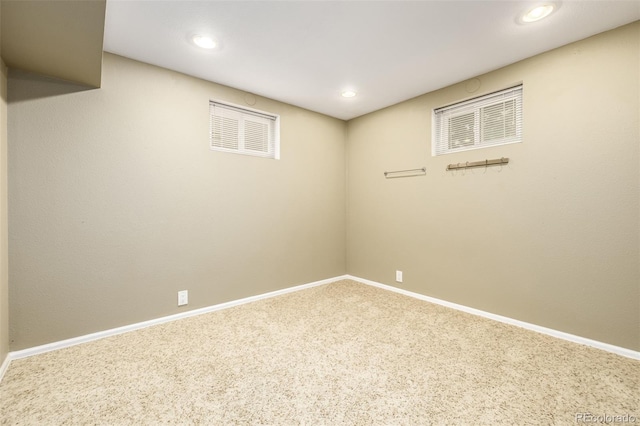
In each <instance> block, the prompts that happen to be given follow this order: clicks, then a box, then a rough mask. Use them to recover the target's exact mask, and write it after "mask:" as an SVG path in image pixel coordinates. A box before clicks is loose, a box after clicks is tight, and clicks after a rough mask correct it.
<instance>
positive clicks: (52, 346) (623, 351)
mask: <svg viewBox="0 0 640 426" xmlns="http://www.w3.org/2000/svg"><path fill="white" fill-rule="evenodd" d="M345 279H349V280H353V281H357V282H359V283H362V284H367V285H371V286H374V287H378V288H381V289H384V290H388V291H393V292H395V293H399V294H403V295H405V296H409V297H413V298H416V299H420V300H424V301H427V302H431V303H435V304H438V305H442V306H446V307H448V308H452V309H456V310H459V311H463V312H467V313H469V314H473V315H478V316H481V317H484V318H489V319H492V320H494V321H499V322H502V323H505V324H510V325H515V326H516V327H521V328H525V329H527V330H532V331H535V332H538V333H542V334H546V335H548V336H552V337H556V338H559V339H563V340H568V341H570V342H574V343H578V344H582V345H586V346H591V347H594V348H597V349H602V350H604V351H607V352H611V353H614V354H617V355H621V356H624V357H627V358H632V359H636V360H640V352H638V351H634V350H631V349H627V348H622V347H619V346H614V345H610V344H608V343H603V342H599V341H596V340H591V339H587V338H585V337H580V336H576V335H573V334H569V333H565V332H562V331H558V330H553V329H550V328H546V327H541V326H539V325H535V324H531V323H527V322H524V321H520V320H516V319H513V318H508V317H504V316H502V315H496V314H492V313H490V312H485V311H481V310H479V309H475V308H470V307H468V306H464V305H458V304H457V303H452V302H447V301H445V300H440V299H436V298H434V297H430V296H425V295H423V294H419V293H414V292H411V291H408V290H403V289H400V288H397V287H393V286H390V285H386V284H381V283H378V282H375V281H371V280H367V279H364V278H359V277H354V276H352V275H342V276H338V277H333V278H328V279H325V280H321V281H315V282H312V283H308V284H302V285H298V286H294V287H289V288H285V289H282V290H276V291H272V292H269V293H264V294H259V295H257V296H250V297H245V298H243V299H239V300H233V301H230V302H225V303H220V304H218V305H213V306H208V307H205V308H200V309H194V310H191V311H186V312H182V313H179V314H175V315H169V316H166V317H161V318H156V319H153V320H149V321H144V322H139V323H136V324H130V325H126V326H123V327H118V328H113V329H110V330H104V331H99V332H97V333H91V334H87V335H84V336H79V337H74V338H71V339H66V340H61V341H59V342H53V343H48V344H46V345H41V346H35V347H33V348H28V349H23V350H20V351H14V352H9V354H8V355H7V356H6V358H5V360H4V361H3V362H2V365H1V366H0V381H1V380H2V378H3V376H4V374H5V372H6V371H7V369H8V368H9V364H10V363H11V361H12V360H15V359H20V358H26V357H30V356H33V355H39V354H43V353H46V352H50V351H55V350H58V349H63V348H68V347H70V346H75V345H80V344H82V343H87V342H91V341H94V340H98V339H104V338H105V337H110V336H115V335H118V334H123V333H128V332H130V331H134V330H140V329H142V328H146V327H151V326H154V325H158V324H163V323H166V322H170V321H176V320H179V319H183V318H189V317H193V316H196V315H202V314H206V313H209V312H215V311H219V310H222V309H227V308H231V307H233V306H238V305H243V304H246V303H251V302H256V301H258V300H263V299H269V298H271V297H276V296H280V295H283V294H287V293H293V292H296V291H300V290H304V289H307V288H311V287H317V286H321V285H325V284H329V283H332V282H335V281H339V280H345Z"/></svg>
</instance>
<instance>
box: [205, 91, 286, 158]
mask: <svg viewBox="0 0 640 426" xmlns="http://www.w3.org/2000/svg"><path fill="white" fill-rule="evenodd" d="M216 107H218V108H221V109H223V110H226V111H231V112H232V113H237V114H239V115H240V116H241V120H239V123H240V124H239V128H238V140H237V143H238V148H225V147H223V146H217V145H215V144H214V138H213V135H214V120H213V119H214V116H215V108H216ZM218 117H220V115H218ZM247 117H250V118H254V119H257V120H254V122H259V121H261V120H267V123H268V126H270V127H269V131H268V135H267V136H268V137H269V138H270V140H269V141H268V142H267V143H268V151H266V152H264V151H258V150H252V149H248V148H247V147H246V145H245V143H246V138H244V137H242V136H244V135H245V130H246V125H245V122H246V121H247ZM209 149H210V150H211V151H218V152H228V153H232V154H241V155H249V156H252V157H260V158H269V159H274V160H279V159H280V115H279V114H274V113H271V112H267V111H261V110H258V109H255V108H249V107H246V106H242V105H236V104H233V103H230V102H226V101H220V100H217V99H209Z"/></svg>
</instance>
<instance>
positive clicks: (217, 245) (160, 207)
mask: <svg viewBox="0 0 640 426" xmlns="http://www.w3.org/2000/svg"><path fill="white" fill-rule="evenodd" d="M102 75H103V80H102V89H99V90H84V89H83V88H80V87H76V86H73V85H70V84H69V83H63V82H59V81H53V80H47V79H45V78H42V77H37V76H35V75H32V74H24V73H19V72H14V71H13V70H11V73H10V75H9V106H8V108H9V141H10V143H9V177H10V179H9V183H10V185H9V232H10V234H9V237H10V240H9V241H10V264H11V270H10V283H11V293H10V302H11V327H10V332H11V339H12V344H11V349H12V350H19V349H23V348H27V347H31V346H35V345H40V344H44V343H48V342H52V341H57V340H61V339H66V338H70V337H75V336H78V335H83V334H87V333H91V332H95V331H99V330H104V329H109V328H113V327H118V326H122V325H127V324H131V323H135V322H139V321H144V320H149V319H152V318H156V317H161V316H164V315H168V314H174V313H178V312H182V311H184V310H187V309H194V308H199V307H204V306H210V305H213V304H217V303H221V302H225V301H229V300H234V299H239V298H242V297H246V296H251V295H256V294H260V293H265V292H268V291H272V290H277V289H280V288H285V287H291V286H294V285H298V284H303V283H308V282H312V281H316V280H320V279H325V278H331V277H335V276H338V275H342V274H344V273H345V272H346V269H345V240H344V235H345V172H344V170H345V158H344V152H345V150H344V142H345V128H346V125H345V123H344V122H343V121H341V120H337V119H332V118H329V117H326V116H323V115H320V114H316V113H312V112H309V111H306V110H303V109H300V108H296V107H293V106H289V105H286V104H282V103H279V102H275V101H271V100H268V99H264V98H260V97H257V96H256V97H255V99H256V101H255V105H251V106H252V107H253V108H256V109H260V110H265V111H269V112H273V113H277V114H280V115H281V141H282V143H281V159H280V160H270V159H264V158H257V157H248V156H243V155H237V154H228V153H220V152H212V151H210V150H209V147H208V131H209V117H208V113H209V103H208V102H209V99H219V100H225V101H228V102H232V103H235V104H241V105H243V104H246V100H247V99H248V100H249V102H250V103H253V102H252V100H251V96H250V95H247V94H245V93H244V92H241V91H238V90H234V89H231V88H228V87H224V86H220V85H217V84H213V83H209V82H205V81H202V80H199V79H196V78H191V77H187V76H184V75H182V74H179V73H175V72H171V71H168V70H164V69H161V68H157V67H154V66H150V65H146V64H142V63H139V62H135V61H132V60H128V59H125V58H122V57H118V56H114V55H110V54H105V56H104V69H103V74H102ZM183 289H188V290H189V302H190V303H189V305H188V306H187V307H182V308H178V307H177V306H176V298H177V291H178V290H183Z"/></svg>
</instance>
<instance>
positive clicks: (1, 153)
mask: <svg viewBox="0 0 640 426" xmlns="http://www.w3.org/2000/svg"><path fill="white" fill-rule="evenodd" d="M7 238H8V237H7V67H6V66H5V64H4V62H3V61H2V59H0V364H2V362H3V361H4V360H5V358H6V356H7V354H8V353H9V282H8V257H9V256H8V249H7Z"/></svg>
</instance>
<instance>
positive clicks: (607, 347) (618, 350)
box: [347, 275, 640, 360]
mask: <svg viewBox="0 0 640 426" xmlns="http://www.w3.org/2000/svg"><path fill="white" fill-rule="evenodd" d="M347 279H350V280H353V281H357V282H359V283H362V284H367V285H371V286H374V287H378V288H381V289H384V290H389V291H393V292H395V293H400V294H403V295H405V296H409V297H413V298H416V299H420V300H424V301H427V302H431V303H435V304H437V305H442V306H446V307H447V308H452V309H456V310H458V311H462V312H466V313H469V314H472V315H478V316H481V317H484V318H489V319H492V320H494V321H499V322H502V323H505V324H509V325H515V326H516V327H521V328H525V329H527V330H531V331H535V332H538V333H542V334H546V335H548V336H552V337H556V338H558V339H563V340H568V341H569V342H573V343H578V344H581V345H586V346H591V347H592V348H597V349H602V350H604V351H607V352H611V353H614V354H616V355H621V356H624V357H627V358H632V359H637V360H640V352H638V351H634V350H631V349H627V348H622V347H620V346H615V345H611V344H609V343H604V342H599V341H597V340H592V339H587V338H586V337H581V336H576V335H574V334H569V333H565V332H563V331H558V330H554V329H552V328H546V327H542V326H539V325H535V324H531V323H528V322H524V321H520V320H516V319H513V318H509V317H503V316H502V315H497V314H492V313H490V312H485V311H481V310H480V309H475V308H470V307H468V306H464V305H458V304H457V303H452V302H447V301H446V300H440V299H436V298H435V297H430V296H425V295H423V294H420V293H414V292H412V291H408V290H403V289H401V288H397V287H393V286H390V285H386V284H381V283H378V282H375V281H371V280H367V279H364V278H359V277H354V276H351V275H347Z"/></svg>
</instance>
